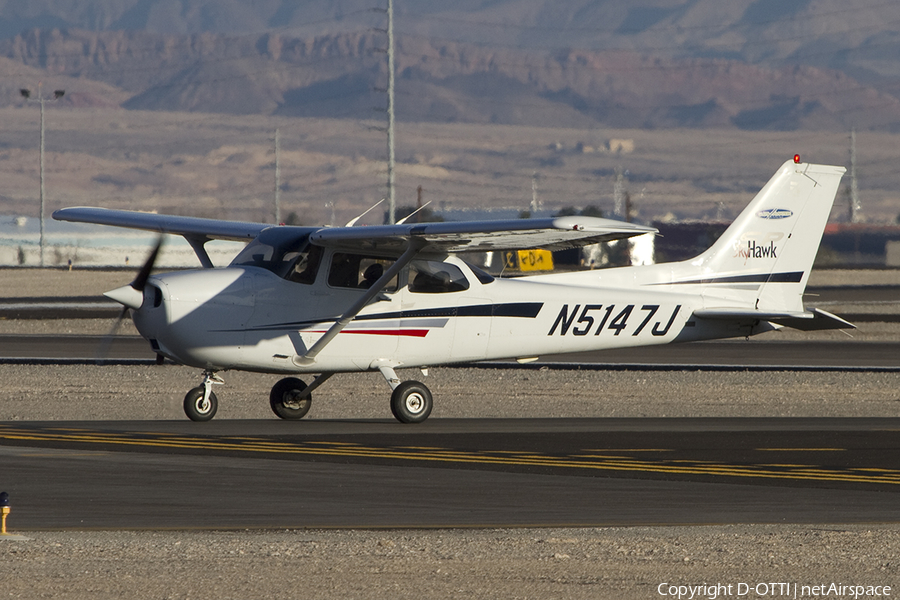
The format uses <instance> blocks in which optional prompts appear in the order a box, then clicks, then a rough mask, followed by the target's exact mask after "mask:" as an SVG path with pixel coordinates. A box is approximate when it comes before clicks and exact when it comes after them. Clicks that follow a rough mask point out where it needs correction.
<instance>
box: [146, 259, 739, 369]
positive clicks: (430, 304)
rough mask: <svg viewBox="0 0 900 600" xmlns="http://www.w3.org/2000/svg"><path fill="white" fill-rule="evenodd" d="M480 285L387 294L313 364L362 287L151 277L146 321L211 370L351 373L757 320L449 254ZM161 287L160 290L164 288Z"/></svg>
mask: <svg viewBox="0 0 900 600" xmlns="http://www.w3.org/2000/svg"><path fill="white" fill-rule="evenodd" d="M447 262H448V264H450V265H453V266H455V267H457V268H458V269H459V271H460V272H461V273H463V274H464V276H465V277H466V279H467V283H468V289H465V290H459V291H447V292H443V293H416V292H414V291H411V290H410V287H409V286H402V287H400V288H399V289H397V290H395V291H393V292H391V293H382V294H381V295H380V296H379V298H377V299H376V301H374V302H373V303H372V304H370V305H368V306H367V307H366V308H364V309H363V310H362V311H361V312H360V314H359V315H357V317H356V318H355V319H354V320H353V322H351V324H350V325H349V326H347V327H346V328H345V329H343V330H342V331H341V333H340V334H339V335H338V336H337V338H336V339H335V340H334V341H333V342H332V343H331V344H329V345H328V347H327V348H326V349H325V351H323V352H322V353H321V354H320V355H319V356H318V357H317V358H316V360H315V362H314V363H313V364H310V365H302V364H297V362H296V361H295V360H294V359H295V357H297V356H302V355H303V354H304V353H305V352H306V351H307V350H308V349H309V348H310V347H311V346H312V345H313V344H314V343H315V342H316V340H318V339H319V337H321V336H322V335H323V334H324V332H325V331H326V330H327V329H328V328H329V326H330V325H331V324H332V323H333V322H334V320H335V319H336V318H338V317H339V316H340V315H341V314H342V312H343V310H345V309H346V308H347V307H348V306H350V305H351V304H352V303H353V302H354V301H355V299H356V298H358V297H359V295H360V293H361V292H360V290H356V289H346V288H339V287H332V286H329V285H328V284H327V283H326V282H317V283H316V284H315V285H302V284H298V283H295V282H292V281H289V280H286V279H283V278H281V277H278V276H276V275H275V274H273V273H272V272H270V271H268V270H265V269H260V268H255V267H229V268H225V269H215V270H199V271H188V272H179V273H171V274H167V275H161V276H156V277H153V278H151V279H150V284H151V285H150V286H149V287H148V288H147V290H148V291H147V293H146V298H145V301H144V305H143V306H142V308H141V309H140V310H138V311H136V313H135V316H134V320H135V324H136V325H137V327H138V329H139V331H140V332H141V334H142V335H143V336H144V337H146V338H147V339H149V340H151V343H152V344H153V346H154V348H155V349H156V350H157V351H159V352H160V353H161V354H164V355H166V356H169V357H170V358H172V359H173V360H176V361H178V362H181V363H184V364H187V365H191V366H195V367H200V368H204V369H210V370H225V369H241V370H249V371H260V372H279V373H303V372H322V371H329V372H346V371H359V370H369V369H373V368H376V366H375V365H377V364H383V363H384V362H385V361H386V362H389V363H390V364H392V365H393V366H397V367H421V366H433V365H439V364H447V363H458V362H469V361H477V360H490V359H504V358H517V359H527V358H532V357H538V356H541V355H547V354H559V353H569V352H581V351H589V350H603V349H610V348H623V347H629V346H645V345H655V344H666V343H671V342H673V341H679V342H680V341H691V340H698V339H710V338H719V337H733V336H744V335H748V334H750V333H751V330H750V327H748V326H735V325H730V326H725V324H718V323H714V322H712V323H711V322H705V321H703V320H698V319H692V318H691V315H692V313H693V312H694V310H695V309H697V308H698V304H699V302H698V301H699V300H701V299H700V298H699V297H698V296H697V295H695V294H684V293H675V292H672V291H662V290H655V289H652V288H647V287H645V288H635V287H632V288H630V289H618V288H614V287H606V288H605V287H596V286H595V284H594V283H593V281H590V283H591V286H590V287H589V286H588V277H590V274H589V273H583V274H582V276H583V277H582V278H583V279H584V280H585V285H564V284H559V283H549V282H546V281H544V280H545V279H547V278H542V277H540V276H538V277H523V278H518V279H495V280H493V281H490V282H487V283H485V282H482V281H481V280H479V278H478V277H476V275H475V274H474V273H473V272H472V270H470V269H469V268H468V267H467V265H465V263H463V262H462V261H459V260H457V259H452V258H451V259H448V261H447ZM157 290H159V291H157Z"/></svg>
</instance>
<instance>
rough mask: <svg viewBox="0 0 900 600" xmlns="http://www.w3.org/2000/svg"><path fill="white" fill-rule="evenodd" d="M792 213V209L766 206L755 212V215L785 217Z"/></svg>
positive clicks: (773, 217)
mask: <svg viewBox="0 0 900 600" xmlns="http://www.w3.org/2000/svg"><path fill="white" fill-rule="evenodd" d="M793 215H794V211H792V210H788V209H787V208H767V209H765V210H761V211H759V212H758V213H756V216H757V217H759V218H760V219H768V220H774V219H787V218H788V217H792V216H793Z"/></svg>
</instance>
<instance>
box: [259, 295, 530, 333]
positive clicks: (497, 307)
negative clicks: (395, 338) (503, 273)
mask: <svg viewBox="0 0 900 600" xmlns="http://www.w3.org/2000/svg"><path fill="white" fill-rule="evenodd" d="M543 306H544V303H543V302H511V303H508V304H474V305H469V306H442V307H436V308H421V309H417V310H399V311H396V312H389V313H375V314H372V315H357V316H356V318H354V319H353V320H354V321H377V320H382V319H416V318H423V317H514V318H520V319H534V318H535V317H537V316H538V313H540V312H541V308H543ZM332 318H336V317H332ZM332 318H324V319H316V320H315V321H297V322H293V323H279V324H274V325H265V326H262V327H254V328H253V330H254V331H266V330H277V329H288V328H290V329H302V328H303V327H309V326H310V325H315V324H317V323H322V322H323V321H330V320H332Z"/></svg>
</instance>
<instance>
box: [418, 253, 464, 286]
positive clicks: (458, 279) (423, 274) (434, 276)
mask: <svg viewBox="0 0 900 600" xmlns="http://www.w3.org/2000/svg"><path fill="white" fill-rule="evenodd" d="M467 289H469V280H468V279H466V276H465V275H463V272H462V270H461V269H460V268H459V267H457V266H456V265H451V264H449V263H445V262H439V261H432V260H414V261H412V262H411V263H410V266H409V291H410V292H413V293H416V294H445V293H447V292H462V291H464V290H467Z"/></svg>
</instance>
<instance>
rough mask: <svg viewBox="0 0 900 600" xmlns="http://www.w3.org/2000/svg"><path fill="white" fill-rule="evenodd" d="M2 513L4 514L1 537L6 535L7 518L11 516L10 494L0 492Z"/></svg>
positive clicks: (0, 530)
mask: <svg viewBox="0 0 900 600" xmlns="http://www.w3.org/2000/svg"><path fill="white" fill-rule="evenodd" d="M0 513H2V521H0V535H6V517H7V515H9V494H7V493H6V492H0Z"/></svg>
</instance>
